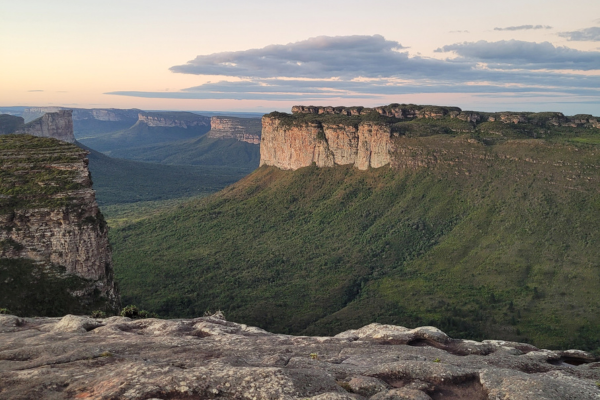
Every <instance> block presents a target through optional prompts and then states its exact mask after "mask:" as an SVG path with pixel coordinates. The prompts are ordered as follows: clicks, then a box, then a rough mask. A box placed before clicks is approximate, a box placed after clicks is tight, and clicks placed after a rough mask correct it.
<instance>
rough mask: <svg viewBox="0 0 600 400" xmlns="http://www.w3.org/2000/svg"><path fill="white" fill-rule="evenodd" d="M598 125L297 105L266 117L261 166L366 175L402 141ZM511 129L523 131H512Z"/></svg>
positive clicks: (450, 111) (533, 134)
mask: <svg viewBox="0 0 600 400" xmlns="http://www.w3.org/2000/svg"><path fill="white" fill-rule="evenodd" d="M427 120H436V121H427ZM598 120H599V118H597V117H593V116H592V115H575V116H572V117H566V116H564V115H563V114H562V113H558V112H547V113H513V112H501V113H485V112H477V111H463V110H461V109H460V108H458V107H439V106H417V105H413V104H409V105H406V104H391V105H389V106H381V107H374V108H365V107H315V106H294V107H293V108H292V114H291V115H290V114H285V113H277V112H273V113H271V114H267V115H265V116H264V117H263V120H262V124H263V130H262V139H261V147H260V153H261V161H260V165H270V166H275V167H278V168H281V169H288V170H295V169H298V168H302V167H306V166H309V165H311V164H313V163H315V164H316V165H317V166H319V167H332V166H334V165H348V164H351V165H354V166H355V167H356V168H358V169H361V170H364V169H368V168H379V167H381V166H384V165H387V164H390V163H391V162H392V161H393V160H392V159H393V154H394V153H397V152H400V153H402V152H403V150H402V149H399V148H398V140H397V139H398V138H400V137H405V136H411V137H412V136H427V135H436V134H443V133H452V134H463V133H467V134H473V133H478V137H482V138H486V137H487V136H492V139H494V138H497V137H511V138H537V137H543V136H544V135H546V134H548V133H549V132H550V131H551V130H552V129H555V128H557V127H561V128H563V127H564V128H577V130H578V131H579V132H582V133H585V132H587V131H588V130H589V129H590V128H596V129H600V122H598ZM415 122H417V123H415ZM506 125H523V127H522V128H521V127H519V128H518V130H517V131H511V129H512V128H511V127H510V126H506ZM505 134H506V135H507V136H505ZM560 134H561V135H562V134H565V131H564V130H562V131H561V132H560Z"/></svg>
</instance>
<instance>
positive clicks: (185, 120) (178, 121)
mask: <svg viewBox="0 0 600 400" xmlns="http://www.w3.org/2000/svg"><path fill="white" fill-rule="evenodd" d="M138 123H144V124H146V125H148V126H160V127H169V128H173V127H177V128H184V129H187V128H190V127H196V126H206V127H210V118H208V117H205V116H202V115H197V114H192V113H189V112H165V113H160V112H148V113H138Z"/></svg>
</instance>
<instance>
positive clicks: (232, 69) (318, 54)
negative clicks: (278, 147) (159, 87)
mask: <svg viewBox="0 0 600 400" xmlns="http://www.w3.org/2000/svg"><path fill="white" fill-rule="evenodd" d="M405 49H406V48H405V47H404V46H402V45H401V44H400V43H398V42H396V41H392V40H386V39H385V38H384V37H383V36H380V35H373V36H335V37H328V36H319V37H315V38H311V39H308V40H304V41H301V42H296V43H289V44H286V45H271V46H267V47H264V48H262V49H252V50H245V51H236V52H223V53H214V54H209V55H201V56H197V57H196V58H195V59H193V60H191V61H189V62H188V63H187V64H184V65H177V66H174V67H171V68H170V70H171V71H173V72H178V73H184V74H196V75H224V76H239V77H248V78H273V77H296V78H298V77H303V78H334V77H338V78H339V77H343V78H348V77H356V76H363V77H379V76H389V75H390V74H394V73H401V72H403V71H405V72H407V71H409V72H412V71H415V70H418V69H423V68H424V69H431V68H436V67H437V66H438V65H440V63H438V62H437V61H436V60H427V59H422V58H420V57H413V58H409V55H408V52H407V51H401V50H405Z"/></svg>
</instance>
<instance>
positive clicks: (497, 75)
mask: <svg viewBox="0 0 600 400" xmlns="http://www.w3.org/2000/svg"><path fill="white" fill-rule="evenodd" d="M436 51H437V52H454V53H456V55H457V57H456V58H453V59H446V60H439V59H433V58H425V57H410V56H409V54H408V52H407V51H406V50H405V48H404V47H403V46H402V45H400V43H398V42H395V41H389V40H386V39H385V38H383V37H382V36H379V35H375V36H346V37H318V38H313V39H309V40H305V41H302V42H297V43H291V44H288V45H272V46H267V47H265V48H262V49H254V50H247V51H238V52H227V53H215V54H210V55H205V56H198V57H196V59H194V60H192V61H190V62H189V63H188V64H186V65H183V66H176V67H172V68H171V70H172V71H174V72H182V73H193V74H198V75H222V76H229V77H235V78H238V81H236V82H228V81H222V82H216V83H206V84H203V85H200V86H195V87H191V88H187V89H183V90H181V91H178V92H132V91H119V92H110V93H108V94H115V95H122V96H135V97H155V98H177V99H239V100H256V99H258V100H299V101H300V100H311V99H315V100H318V99H325V98H376V97H378V96H382V95H396V94H414V93H490V94H493V93H552V94H556V93H563V94H569V95H576V96H591V97H593V98H597V96H599V95H600V76H594V75H584V74H575V73H571V72H569V71H565V72H560V70H569V69H574V70H580V71H586V70H591V69H598V68H599V66H600V52H589V51H588V52H585V51H579V50H574V49H569V48H567V47H555V46H553V45H552V44H550V43H531V42H522V41H515V40H512V41H500V42H485V41H480V42H475V43H468V42H465V43H457V44H453V45H449V46H444V47H442V48H440V49H437V50H436ZM543 69H546V70H543ZM548 70H553V71H548ZM239 78H241V80H239ZM284 78H285V79H284ZM359 78H368V79H359Z"/></svg>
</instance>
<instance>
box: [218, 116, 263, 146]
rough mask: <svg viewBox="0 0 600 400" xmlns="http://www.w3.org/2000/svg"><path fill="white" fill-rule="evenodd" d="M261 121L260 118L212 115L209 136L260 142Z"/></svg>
mask: <svg viewBox="0 0 600 400" xmlns="http://www.w3.org/2000/svg"><path fill="white" fill-rule="evenodd" d="M260 131H261V123H260V120H259V119H258V118H235V117H212V118H211V119H210V131H209V132H208V133H207V134H206V136H207V137H210V138H215V139H235V140H238V141H240V142H246V143H250V144H260Z"/></svg>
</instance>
